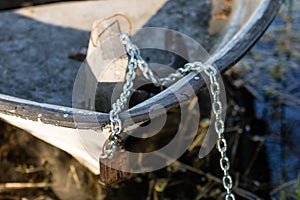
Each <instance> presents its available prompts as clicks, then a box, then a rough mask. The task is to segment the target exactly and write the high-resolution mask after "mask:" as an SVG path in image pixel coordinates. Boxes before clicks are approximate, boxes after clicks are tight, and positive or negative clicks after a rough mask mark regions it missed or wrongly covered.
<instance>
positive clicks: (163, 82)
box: [100, 33, 235, 200]
mask: <svg viewBox="0 0 300 200" xmlns="http://www.w3.org/2000/svg"><path fill="white" fill-rule="evenodd" d="M120 40H121V42H122V43H123V44H124V46H125V49H126V53H127V54H128V56H129V61H128V72H127V73H126V78H125V79H126V80H125V83H124V86H123V91H122V93H121V94H120V98H119V99H117V100H116V102H115V103H113V105H112V110H111V111H110V112H109V119H110V122H111V123H110V126H111V127H110V128H111V135H110V136H109V138H108V140H107V141H106V142H105V144H104V146H103V150H102V155H101V156H100V158H106V159H110V158H112V157H113V156H114V153H115V151H117V149H118V140H119V134H120V133H121V132H122V121H121V120H120V118H119V114H120V112H121V111H122V110H123V109H124V107H125V105H126V103H127V101H128V98H129V96H130V94H131V90H132V87H133V81H134V79H135V77H136V71H135V70H136V68H139V70H140V71H141V72H142V73H143V76H144V77H145V78H146V79H148V80H150V81H151V82H152V83H153V84H154V85H155V86H167V85H170V84H172V83H174V82H175V81H176V80H178V79H180V78H182V77H183V76H185V75H186V74H187V73H189V72H196V73H200V72H204V74H205V75H206V76H207V77H208V78H209V81H210V86H209V89H210V92H211V94H212V97H213V98H212V111H213V114H214V116H215V123H214V128H215V131H216V133H217V134H218V141H217V149H218V151H219V152H220V154H221V158H220V167H221V169H222V171H223V173H224V176H223V179H222V182H223V187H224V188H225V189H226V195H225V199H226V200H235V196H234V194H233V193H232V192H231V190H232V185H233V182H232V178H231V176H230V175H229V168H230V162H229V158H228V157H227V156H226V151H227V142H226V139H225V137H224V121H223V120H222V118H221V115H222V112H223V105H222V102H221V101H220V93H221V90H220V85H219V82H218V79H217V74H218V73H217V69H216V68H215V67H214V66H212V65H206V64H203V63H202V62H193V63H187V64H185V65H184V66H183V67H181V68H178V69H177V70H176V71H175V72H174V73H171V74H169V75H168V76H167V77H164V78H158V77H156V76H155V75H154V73H153V72H152V70H151V69H150V68H149V66H148V64H147V63H146V62H145V61H144V60H143V58H142V57H141V55H140V50H139V49H138V47H137V46H136V45H134V44H133V43H132V42H131V41H130V38H129V36H128V35H127V34H125V33H123V34H121V35H120Z"/></svg>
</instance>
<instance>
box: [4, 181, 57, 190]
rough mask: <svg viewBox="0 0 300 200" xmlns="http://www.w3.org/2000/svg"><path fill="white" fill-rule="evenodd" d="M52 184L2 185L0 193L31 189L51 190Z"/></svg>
mask: <svg viewBox="0 0 300 200" xmlns="http://www.w3.org/2000/svg"><path fill="white" fill-rule="evenodd" d="M51 186H52V184H51V183H47V182H39V183H0V192H2V191H4V190H18V189H30V188H50V187H51Z"/></svg>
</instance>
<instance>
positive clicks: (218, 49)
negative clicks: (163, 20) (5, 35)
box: [0, 0, 281, 174]
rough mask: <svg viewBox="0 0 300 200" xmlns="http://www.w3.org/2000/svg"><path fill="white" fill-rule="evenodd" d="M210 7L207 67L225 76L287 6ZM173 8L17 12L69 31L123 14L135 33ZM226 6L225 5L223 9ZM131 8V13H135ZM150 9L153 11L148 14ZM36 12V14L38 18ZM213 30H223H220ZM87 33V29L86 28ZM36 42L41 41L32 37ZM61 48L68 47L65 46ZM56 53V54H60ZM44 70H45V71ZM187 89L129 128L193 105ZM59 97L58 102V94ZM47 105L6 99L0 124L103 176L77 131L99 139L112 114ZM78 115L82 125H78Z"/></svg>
mask: <svg viewBox="0 0 300 200" xmlns="http://www.w3.org/2000/svg"><path fill="white" fill-rule="evenodd" d="M153 2H154V3H153ZM209 2H210V5H211V6H210V9H209V13H207V16H208V18H209V20H210V25H209V26H207V27H205V29H211V30H210V31H205V33H206V34H207V35H205V36H204V38H209V39H210V40H211V43H213V44H214V48H212V49H213V51H212V52H209V53H210V55H211V59H209V60H208V61H207V62H208V63H215V65H216V66H217V67H218V69H219V70H220V71H221V72H224V71H226V70H227V69H229V68H230V67H231V66H233V65H234V64H235V63H236V62H238V60H239V59H240V58H241V57H242V56H243V55H244V54H245V53H246V52H247V51H248V50H249V49H250V48H251V46H252V45H254V44H255V42H256V41H257V40H258V39H259V38H260V37H261V36H262V35H263V33H264V31H265V30H266V29H267V27H268V26H269V24H270V23H271V22H272V20H273V18H274V17H275V15H276V13H277V11H278V9H279V7H280V4H281V0H232V1H224V0H211V1H209ZM224 2H225V4H224ZM226 2H227V5H226ZM177 3H178V2H177ZM149 4H151V5H149ZM169 4H172V6H176V2H175V1H173V2H172V1H169V2H167V1H165V0H156V1H151V3H145V2H143V3H140V1H138V0H129V1H127V2H125V3H124V2H123V1H122V2H120V1H111V2H110V3H108V2H106V1H105V2H101V1H100V2H98V1H97V2H95V1H92V2H89V1H86V2H76V3H66V4H54V5H50V6H46V7H45V6H41V7H35V8H26V9H21V10H16V11H13V14H14V15H15V14H18V15H23V16H28V17H32V16H30V15H35V13H37V14H36V15H39V14H38V13H43V14H40V15H41V18H40V19H38V20H40V21H42V22H43V23H49V21H47V20H50V21H51V17H49V15H47V13H48V14H49V13H51V15H52V16H54V18H55V16H56V17H58V18H59V17H61V18H60V19H61V20H60V22H59V23H60V24H59V23H58V25H55V26H67V25H68V23H69V25H70V26H71V27H75V28H78V26H77V24H76V23H78V24H79V22H78V21H80V20H81V19H80V17H79V16H81V15H83V13H84V12H89V14H86V15H87V16H88V17H86V18H89V19H90V21H92V20H96V19H98V18H100V17H107V16H109V15H112V14H114V13H116V12H121V13H125V14H126V15H127V16H129V18H131V17H130V16H133V17H132V18H133V19H134V20H133V21H132V24H133V26H134V27H135V28H139V27H142V26H143V25H145V24H146V25H147V22H149V21H151V20H152V23H154V24H155V17H156V16H157V15H159V14H164V13H163V12H164V7H166V8H165V9H168V8H169V7H171V8H172V6H170V5H169ZM128 5H134V6H128ZM220 5H223V7H222V6H220ZM224 5H225V7H224ZM97 6H101V7H102V8H103V13H102V14H101V15H100V16H99V15H97V14H99V12H98V9H97ZM168 6H169V7H168ZM177 6H178V5H177ZM192 6H193V5H192ZM61 7H64V9H66V10H67V11H69V12H70V11H71V10H72V12H73V13H75V14H73V15H72V14H71V17H70V16H68V17H66V18H67V19H64V17H62V16H63V15H62V13H60V12H61V10H60V9H59V8H61ZM128 7H129V8H130V9H129V10H128ZM108 8H109V9H108ZM122 8H127V10H126V9H123V10H122ZM150 8H151V9H150ZM35 9H36V10H35ZM114 9H115V10H114ZM147 9H148V10H150V11H148V12H144V11H145V10H147ZM159 9H160V10H159ZM187 9H188V8H187ZM32 10H34V12H33V11H32ZM66 10H64V11H66ZM158 10H159V11H158ZM76 12H77V13H76ZM32 13H33V14H32ZM95 13H97V14H95ZM10 14H12V13H5V14H2V15H10ZM45 16H46V17H45ZM47 16H48V18H47ZM91 16H92V17H91ZM33 17H36V16H33ZM72 17H73V18H72ZM0 18H2V17H0ZM75 18H76V19H75ZM86 18H85V19H86ZM70 19H71V20H70ZM73 19H74V21H75V22H74V21H73ZM153 19H154V20H153ZM153 21H154V22H153ZM82 22H83V21H81V24H84V25H83V26H88V25H86V23H82ZM12 26H13V25H12ZM213 26H215V27H218V28H217V29H214V27H213ZM79 28H82V27H79ZM84 28H85V29H86V27H84ZM170 28H172V27H170ZM197 28H198V27H194V29H197ZM199 29H200V27H199ZM209 32H215V33H214V34H212V35H218V36H217V37H212V36H211V35H210V34H209ZM67 34H69V33H67ZM32 37H35V36H34V35H32ZM59 42H61V43H63V42H64V41H59ZM51 51H55V49H53V50H51ZM49 59H53V58H49ZM4 67H6V66H4ZM42 68H43V67H42V66H41V70H42ZM9 70H11V69H9V68H8V69H7V73H10V71H9ZM195 76H196V75H195V74H188V75H187V76H185V77H184V79H185V80H187V81H188V82H189V84H191V85H192V87H193V88H194V90H195V91H196V93H197V92H198V91H199V90H200V88H201V87H203V85H204V82H203V81H202V82H201V81H200V82H199V80H195V79H194V78H195ZM24 79H26V77H24ZM185 83H186V82H185V81H180V80H179V81H178V82H176V83H175V84H173V85H172V86H171V87H172V89H173V90H172V91H175V92H176V94H178V95H176V96H177V97H182V98H179V99H177V97H176V96H175V95H172V93H171V91H170V90H164V91H162V92H160V93H159V94H157V95H155V96H154V97H152V98H149V99H147V100H146V101H143V102H141V103H139V104H137V105H135V106H134V107H132V108H131V109H130V110H129V114H130V116H131V118H132V119H133V120H134V122H127V124H126V125H127V126H128V127H130V126H133V125H134V123H137V122H143V121H146V120H148V119H149V115H148V111H149V108H151V107H152V106H153V105H154V104H160V105H162V106H164V108H165V109H170V108H172V107H174V106H176V105H178V104H179V102H184V101H187V100H188V99H189V97H188V96H185V95H180V94H183V93H184V90H185ZM70 90H72V88H70ZM53 95H54V96H55V93H54V94H53ZM45 102H47V101H46V100H45V101H43V100H36V101H35V100H32V99H31V100H28V99H26V97H24V98H23V97H16V96H12V95H7V94H1V95H0V118H1V119H2V120H4V121H7V122H8V123H11V124H13V125H15V126H17V127H20V128H21V129H24V130H26V131H28V132H29V133H31V134H33V135H35V136H36V137H38V138H40V139H42V140H44V141H46V142H48V143H50V144H52V145H55V146H57V147H58V148H61V149H63V150H64V151H67V152H68V153H70V154H71V155H73V156H74V157H75V158H76V159H78V160H79V161H80V162H81V163H82V164H83V165H85V166H87V167H88V168H89V169H90V170H91V171H92V172H94V173H95V174H98V173H99V166H98V160H97V159H95V157H93V156H91V155H90V154H89V153H88V152H87V151H86V150H85V147H84V145H83V144H82V143H81V140H80V137H79V136H78V135H77V134H76V128H77V127H78V126H80V128H81V131H82V132H84V131H86V134H94V133H97V131H99V130H100V129H101V127H103V126H105V125H106V124H107V123H109V116H108V114H107V113H101V112H96V111H91V110H83V109H75V108H72V107H71V106H63V105H60V104H59V103H58V104H55V103H54V104H49V103H45ZM152 113H154V114H155V113H157V115H159V113H160V110H159V109H158V108H157V110H152ZM75 115H76V122H74V116H75ZM94 116H96V117H97V121H95V120H91V118H93V117H94ZM121 117H122V119H123V120H125V121H126V117H128V113H127V114H125V115H121ZM104 140H105V138H104V137H103V141H104ZM90 142H91V146H93V145H95V149H96V150H97V151H99V149H101V145H102V144H101V145H100V146H99V141H97V144H95V141H90ZM93 142H94V143H93ZM97 145H98V146H97Z"/></svg>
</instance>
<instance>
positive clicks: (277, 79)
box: [233, 0, 300, 199]
mask: <svg viewBox="0 0 300 200" xmlns="http://www.w3.org/2000/svg"><path fill="white" fill-rule="evenodd" d="M299 11H300V1H297V0H295V1H285V2H284V4H283V6H282V9H281V11H280V13H279V15H278V16H277V18H276V19H275V21H274V22H273V23H272V25H271V27H270V28H269V30H268V31H267V32H266V34H265V35H264V36H263V37H262V39H261V40H260V41H259V42H258V43H257V44H256V45H255V46H254V48H253V49H252V50H251V51H250V52H249V53H248V55H246V57H245V58H244V59H243V60H242V61H241V62H240V63H239V64H238V65H237V67H236V68H234V69H233V71H235V72H236V73H237V74H239V76H238V80H236V81H235V82H234V83H235V85H240V84H241V85H242V86H244V87H246V88H247V89H248V91H250V92H251V93H252V95H253V96H254V97H255V101H254V109H255V115H256V118H257V119H259V120H262V121H264V122H266V126H265V127H256V130H254V132H257V133H258V134H260V136H261V139H262V140H263V143H264V146H265V148H266V153H267V161H268V164H269V173H270V185H272V190H273V191H271V194H272V197H273V198H274V199H278V198H279V197H281V198H283V199H285V198H286V199H295V198H297V196H296V186H297V178H298V176H299V169H300V145H299V144H300V54H299V50H300V46H299V45H300V37H299V36H300V23H299V22H300V14H299ZM266 127H267V129H266V130H265V131H263V133H259V132H261V130H264V129H265V128H266ZM289 183H290V184H289ZM284 184H285V185H287V187H281V186H284ZM276 188H277V189H278V190H277V189H276ZM290 190H291V191H290Z"/></svg>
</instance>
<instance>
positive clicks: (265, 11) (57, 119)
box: [0, 0, 282, 129]
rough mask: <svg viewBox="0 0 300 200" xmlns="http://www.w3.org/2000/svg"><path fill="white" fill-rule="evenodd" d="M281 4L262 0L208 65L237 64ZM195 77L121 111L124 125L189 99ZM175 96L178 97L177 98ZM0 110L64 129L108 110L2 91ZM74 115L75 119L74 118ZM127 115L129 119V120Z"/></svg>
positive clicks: (89, 124)
mask: <svg viewBox="0 0 300 200" xmlns="http://www.w3.org/2000/svg"><path fill="white" fill-rule="evenodd" d="M281 3H282V0H262V2H261V5H260V6H259V7H258V9H257V11H255V13H254V14H253V15H252V16H251V20H248V21H247V23H246V24H245V25H244V26H243V27H242V28H241V29H240V30H239V31H238V32H237V33H235V35H234V37H233V38H232V39H231V40H230V41H228V42H227V45H225V46H223V47H221V49H218V52H217V53H215V54H214V55H212V57H211V59H210V60H208V61H207V64H211V63H214V65H215V66H217V68H218V70H219V71H220V72H224V71H225V70H227V69H229V68H230V67H231V66H233V65H234V64H236V63H237V62H238V61H239V60H240V59H241V58H242V57H243V55H244V54H246V53H247V51H248V50H249V49H250V48H251V47H252V46H253V45H254V44H255V43H256V41H257V40H258V39H259V38H260V37H261V36H262V35H263V33H264V32H265V31H266V29H267V27H268V26H269V25H270V24H271V22H272V21H273V19H274V18H275V16H276V14H277V11H278V9H279V8H280V5H281ZM196 76H199V75H198V74H196V73H189V74H188V75H187V76H185V77H184V78H182V79H181V80H179V81H178V82H176V83H175V84H173V85H172V86H171V87H170V88H168V89H166V90H164V91H162V92H161V93H159V94H157V95H155V96H154V97H152V98H150V99H148V100H146V101H144V102H142V103H140V104H138V105H136V106H134V107H132V108H131V109H129V110H127V111H124V112H123V113H121V119H122V120H124V121H125V125H126V126H131V125H133V124H134V123H137V122H142V121H145V120H148V119H149V113H148V110H149V109H150V108H151V107H152V106H153V105H155V104H160V105H162V106H164V107H165V109H166V110H169V109H171V108H173V107H175V106H177V105H178V103H179V102H185V101H187V100H189V99H190V98H191V96H187V95H186V94H185V84H186V83H187V82H188V84H190V85H191V86H192V87H193V89H194V90H195V92H196V93H197V92H198V91H199V90H200V89H201V88H202V87H203V86H204V81H203V79H199V80H198V79H197V80H196V79H195V77H196ZM172 91H176V95H174V94H172ZM178 97H180V98H179V99H178ZM151 112H152V113H153V114H154V115H159V114H160V113H161V111H160V110H159V109H156V110H155V109H154V110H151ZM0 113H2V114H4V115H10V116H16V117H21V118H24V119H26V120H32V121H39V120H40V121H41V122H42V123H45V124H51V125H55V126H60V127H66V128H78V127H80V128H82V129H98V128H101V127H103V126H105V124H107V123H108V122H109V116H108V114H107V113H101V112H96V111H89V110H82V109H76V108H71V107H64V106H58V105H52V104H46V103H38V102H35V101H30V100H25V99H21V98H17V97H13V96H8V95H3V94H0ZM75 115H76V121H74V116H75ZM95 117H97V119H98V122H94V120H90V119H91V118H95ZM129 118H130V120H128V119H129Z"/></svg>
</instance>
